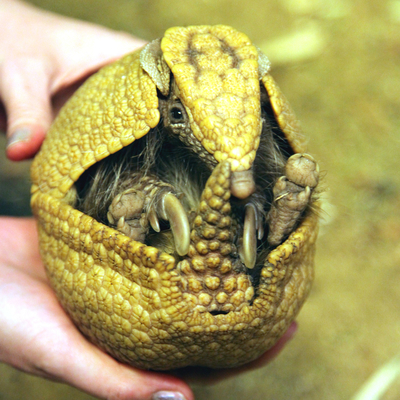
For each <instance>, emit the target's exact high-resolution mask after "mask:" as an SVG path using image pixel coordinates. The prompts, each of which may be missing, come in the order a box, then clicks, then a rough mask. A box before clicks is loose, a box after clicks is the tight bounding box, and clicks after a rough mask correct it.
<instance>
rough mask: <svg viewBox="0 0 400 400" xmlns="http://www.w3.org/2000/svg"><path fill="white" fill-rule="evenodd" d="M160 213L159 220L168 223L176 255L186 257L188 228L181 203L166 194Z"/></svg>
mask: <svg viewBox="0 0 400 400" xmlns="http://www.w3.org/2000/svg"><path fill="white" fill-rule="evenodd" d="M160 211H161V212H160V216H161V218H163V219H166V220H168V221H169V224H170V226H171V231H172V234H173V236H174V240H175V248H176V251H177V253H178V254H179V255H180V256H184V255H186V254H187V253H188V251H189V245H190V226H189V220H188V217H187V214H186V211H185V209H184V208H183V206H182V204H181V202H180V201H179V200H178V199H177V198H176V197H175V196H174V195H173V194H172V193H167V194H165V195H164V197H163V198H162V201H161V210H160ZM152 225H153V224H152ZM157 225H158V221H157ZM153 229H154V227H153Z"/></svg>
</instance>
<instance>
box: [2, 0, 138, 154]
mask: <svg viewBox="0 0 400 400" xmlns="http://www.w3.org/2000/svg"><path fill="white" fill-rule="evenodd" d="M0 26H1V32H0V49H1V52H0V130H7V137H8V146H7V156H8V158H10V159H11V160H14V161H17V160H23V159H26V158H29V157H32V156H33V155H34V154H35V153H36V152H37V151H38V149H39V147H40V145H41V143H42V141H43V139H44V136H45V134H46V132H47V130H48V128H49V126H50V124H51V122H52V120H53V118H54V116H55V115H56V113H57V111H58V110H59V108H60V107H61V105H62V104H63V103H64V102H65V101H66V100H67V99H68V97H69V96H70V95H71V94H72V93H73V91H74V90H75V89H76V88H77V86H79V84H80V83H81V82H82V80H83V79H84V78H86V77H88V76H89V75H90V74H91V73H93V72H95V71H96V70H98V69H99V68H100V67H102V66H103V65H105V64H108V63H110V62H112V61H114V60H116V59H118V58H120V57H121V56H122V55H124V54H126V53H129V52H132V51H134V50H136V49H137V48H139V47H140V46H142V45H143V44H144V43H145V42H144V41H142V40H140V39H137V38H135V37H133V36H131V35H128V34H127V33H122V32H116V31H112V30H110V29H107V28H104V27H100V26H96V25H93V24H90V23H88V22H83V21H78V20H73V19H71V18H67V17H63V16H59V15H56V14H53V13H50V12H47V11H43V10H39V9H37V8H35V7H33V6H31V5H28V4H25V3H23V2H20V1H18V0H0ZM10 38H12V39H10Z"/></svg>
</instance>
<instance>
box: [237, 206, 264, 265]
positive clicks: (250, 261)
mask: <svg viewBox="0 0 400 400" xmlns="http://www.w3.org/2000/svg"><path fill="white" fill-rule="evenodd" d="M257 225H258V224H257V218H256V209H255V207H254V205H253V204H248V205H247V206H246V211H245V217H244V226H243V242H242V245H241V247H240V249H239V255H240V259H241V260H242V262H243V264H244V265H245V266H246V268H248V269H253V268H254V265H255V263H256V258H257V237H256V227H257ZM259 234H260V232H259Z"/></svg>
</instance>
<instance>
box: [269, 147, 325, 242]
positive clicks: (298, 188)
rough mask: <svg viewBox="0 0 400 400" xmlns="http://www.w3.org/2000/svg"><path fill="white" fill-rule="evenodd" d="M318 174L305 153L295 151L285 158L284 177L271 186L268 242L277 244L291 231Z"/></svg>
mask: <svg viewBox="0 0 400 400" xmlns="http://www.w3.org/2000/svg"><path fill="white" fill-rule="evenodd" d="M318 177H319V168H318V165H317V163H316V162H315V160H314V159H313V158H312V157H311V156H310V155H309V154H295V155H293V156H292V157H290V158H289V159H288V161H287V164H286V167H285V176H281V177H280V178H279V179H278V180H277V182H276V183H275V186H274V189H273V193H274V202H273V204H272V206H271V210H270V211H269V214H268V218H267V219H268V223H269V233H268V242H269V244H270V245H272V246H277V245H279V244H280V243H281V242H282V241H283V239H284V238H285V237H286V236H287V235H288V234H290V232H292V230H293V228H294V226H295V225H296V223H297V222H298V220H299V218H300V216H301V214H302V213H303V211H304V210H305V209H306V208H307V206H308V205H309V204H310V202H311V194H312V191H313V189H314V188H315V187H316V186H317V184H318Z"/></svg>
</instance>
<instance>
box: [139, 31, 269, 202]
mask: <svg viewBox="0 0 400 400" xmlns="http://www.w3.org/2000/svg"><path fill="white" fill-rule="evenodd" d="M259 58H260V57H259V53H258V51H257V49H256V48H255V46H253V45H252V44H251V42H250V39H249V38H248V37H247V36H246V35H244V34H243V33H240V32H237V31H236V30H234V29H233V28H231V27H225V26H223V27H221V26H204V27H188V28H171V29H169V30H167V32H166V33H165V36H164V37H163V39H162V40H161V41H160V40H157V41H154V42H152V43H150V44H149V45H148V46H147V47H146V48H145V49H144V50H143V51H142V54H141V64H142V67H143V69H144V70H146V71H147V72H148V73H149V75H150V76H151V77H152V78H153V80H154V82H155V83H156V85H157V87H158V89H159V90H160V91H161V93H162V94H164V95H167V94H168V93H169V91H170V73H172V75H173V78H174V79H173V80H174V90H175V91H177V92H178V93H179V98H180V100H181V102H182V104H183V106H184V107H185V110H186V113H187V115H188V118H189V122H190V127H191V131H192V133H193V135H194V137H195V138H196V139H197V141H198V142H199V143H201V146H202V148H203V149H205V150H206V151H207V152H208V153H209V154H211V155H212V156H213V158H214V159H215V160H216V161H217V162H218V163H221V162H223V161H229V163H230V165H231V170H232V172H233V175H232V187H231V192H232V194H233V195H234V196H236V197H238V198H246V197H248V196H249V195H251V194H252V193H253V192H254V190H255V184H254V181H253V177H252V172H251V171H250V170H251V167H252V164H253V161H254V159H255V156H256V151H257V149H258V146H259V143H260V134H261V129H262V121H261V114H260V81H259V68H260V66H259ZM261 68H263V69H264V70H268V68H269V63H268V60H266V59H265V58H263V57H261Z"/></svg>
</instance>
